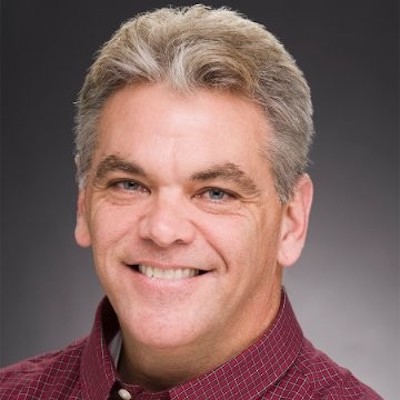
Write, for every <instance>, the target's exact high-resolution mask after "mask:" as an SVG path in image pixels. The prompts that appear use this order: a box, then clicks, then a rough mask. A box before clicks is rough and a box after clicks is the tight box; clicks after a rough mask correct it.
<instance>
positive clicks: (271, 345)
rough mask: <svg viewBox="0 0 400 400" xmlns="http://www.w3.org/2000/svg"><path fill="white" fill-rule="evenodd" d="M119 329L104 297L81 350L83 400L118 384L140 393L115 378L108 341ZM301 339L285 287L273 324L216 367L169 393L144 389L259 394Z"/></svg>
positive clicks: (187, 394) (229, 399)
mask: <svg viewBox="0 0 400 400" xmlns="http://www.w3.org/2000/svg"><path fill="white" fill-rule="evenodd" d="M118 331H119V324H118V319H117V317H116V315H115V312H114V310H113V309H112V307H111V305H110V303H109V301H108V299H107V298H104V299H103V300H102V302H101V303H100V306H99V308H98V310H97V313H96V318H95V322H94V325H93V329H92V332H91V334H90V336H89V337H88V340H87V343H86V347H85V349H84V351H83V355H82V363H81V388H82V398H83V399H84V400H98V399H107V398H109V396H110V394H111V393H112V392H115V391H117V390H118V389H120V388H122V387H123V388H125V389H127V390H128V391H129V392H130V393H131V394H132V396H133V398H135V395H138V394H139V393H142V392H144V390H143V389H142V388H141V387H140V386H137V385H125V384H124V383H123V382H121V381H120V380H119V379H118V375H117V372H116V368H115V366H114V362H113V359H112V357H111V356H110V352H109V348H108V346H109V344H110V342H111V340H112V338H113V337H114V336H115V334H116V333H117V332H118ZM302 342H303V334H302V331H301V329H300V326H299V324H298V323H297V321H296V318H295V316H294V313H293V310H292V307H291V305H290V302H289V299H288V297H287V295H286V292H285V291H284V290H283V291H282V299H281V304H280V308H279V311H278V314H277V316H276V318H275V320H274V322H273V324H272V325H271V326H270V327H269V328H268V329H267V330H266V331H265V332H264V334H263V335H262V337H261V338H259V339H258V340H257V341H256V342H255V343H254V344H253V345H251V346H250V347H249V348H247V349H246V350H245V351H243V352H242V353H240V354H239V355H238V356H236V357H235V358H233V359H232V360H230V361H228V362H226V363H225V364H223V365H221V366H220V367H218V368H216V369H215V370H213V371H211V372H208V373H207V374H205V375H203V376H200V377H198V378H196V379H193V380H191V381H189V382H187V383H185V384H183V385H180V386H177V387H174V388H172V389H170V390H169V391H168V392H159V393H152V394H150V393H148V396H147V397H146V398H149V399H150V398H151V399H168V398H170V399H178V398H179V399H182V398H188V399H191V398H199V394H200V397H204V398H207V399H208V400H217V399H221V398H223V399H226V400H233V399H238V398H241V395H242V394H243V392H244V393H246V398H249V399H250V398H253V396H257V395H260V394H261V393H263V392H264V391H266V390H267V388H268V387H269V386H271V385H273V384H274V383H275V382H276V381H277V380H278V379H279V378H280V377H281V376H283V375H284V374H285V372H286V371H287V370H288V369H289V368H290V366H291V365H292V364H293V363H294V361H295V360H296V358H297V355H298V354H299V351H300V349H301V346H302Z"/></svg>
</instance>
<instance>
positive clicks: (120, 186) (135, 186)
mask: <svg viewBox="0 0 400 400" xmlns="http://www.w3.org/2000/svg"><path fill="white" fill-rule="evenodd" d="M124 185H131V188H130V189H128V188H127V187H124ZM108 187H111V188H114V189H117V190H122V191H125V192H141V193H150V190H149V189H148V188H147V187H146V186H144V185H142V184H141V183H139V182H136V181H134V180H132V179H121V180H117V181H113V182H110V183H109V184H108Z"/></svg>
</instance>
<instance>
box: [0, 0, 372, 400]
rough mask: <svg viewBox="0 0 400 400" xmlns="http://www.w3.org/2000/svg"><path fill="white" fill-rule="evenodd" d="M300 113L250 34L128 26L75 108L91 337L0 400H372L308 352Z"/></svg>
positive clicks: (304, 105)
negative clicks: (290, 288) (300, 309)
mask: <svg viewBox="0 0 400 400" xmlns="http://www.w3.org/2000/svg"><path fill="white" fill-rule="evenodd" d="M311 114H312V107H311V100H310V93H309V88H308V85H307V83H306V81H305V79H304V77H303V75H302V73H301V71H300V70H299V69H298V67H297V66H296V63H295V62H294V60H293V59H292V57H291V56H290V55H289V54H288V53H287V52H286V51H285V49H284V48H283V46H282V45H281V44H280V43H279V42H278V41H277V39H276V38H275V37H274V36H272V35H271V34H270V33H269V32H267V31H266V30H265V29H264V28H263V27H262V26H261V25H258V24H256V23H254V22H252V21H249V20H248V19H246V18H245V17H243V16H241V15H239V14H237V13H235V12H233V11H230V10H227V9H216V10H212V9H210V8H207V7H204V6H201V5H198V6H194V7H190V8H185V9H161V10H157V11H154V12H151V13H146V14H142V15H139V16H138V17H136V18H134V19H132V20H130V21H128V22H127V23H125V24H124V25H123V26H122V27H121V28H120V29H119V30H118V31H117V32H116V34H115V35H114V36H113V38H112V39H111V40H110V41H109V42H108V43H107V44H106V45H105V46H104V47H103V48H102V49H101V51H100V53H99V54H98V57H97V59H96V61H95V62H94V64H93V65H92V67H91V69H90V71H89V73H88V75H87V77H86V80H85V83H84V86H83V88H82V90H81V93H80V96H79V100H78V103H77V127H76V164H77V170H78V172H77V176H78V182H79V189H80V190H79V198H78V209H77V223H76V230H75V236H76V240H77V242H78V244H79V245H81V246H84V247H88V246H91V247H92V250H93V257H94V264H95V267H96V271H97V274H98V276H99V279H100V282H101V284H102V286H103V288H104V291H105V294H106V297H105V299H104V300H103V301H102V303H101V304H100V306H99V309H98V312H97V316H96V320H95V323H94V326H93V330H92V333H91V334H90V336H89V337H88V338H86V339H84V340H83V341H80V342H77V343H74V344H72V345H71V346H69V347H68V348H66V349H64V350H61V351H59V352H55V353H51V354H46V355H43V356H39V357H37V358H34V359H30V360H26V361H23V362H21V363H19V364H16V365H14V366H11V367H8V368H6V369H4V370H3V371H2V373H1V378H0V381H1V385H0V397H1V399H17V398H18V399H50V398H53V399H56V398H57V399H78V398H82V399H93V400H94V399H109V398H110V399H124V400H126V399H378V398H379V396H378V395H377V394H376V393H374V392H373V391H372V390H371V389H369V388H368V387H366V386H365V385H364V384H362V383H360V382H359V381H357V380H356V378H354V377H353V376H352V375H351V373H350V372H349V371H347V370H345V369H343V368H341V367H339V366H337V365H336V364H335V363H334V362H333V361H331V360H330V359H329V358H328V357H327V356H326V355H324V354H323V353H321V352H319V351H318V350H316V349H315V348H313V346H312V345H311V344H310V343H309V342H308V341H307V340H306V339H305V338H304V337H303V335H302V332H301V329H300V327H299V326H298V324H297V322H296V319H295V317H294V314H293V312H292V309H291V306H290V303H289V299H288V297H287V294H286V293H285V291H284V289H283V288H282V270H283V268H284V267H286V266H289V265H291V264H293V263H295V262H296V260H297V259H298V258H299V256H300V253H301V250H302V248H303V245H304V242H305V238H306V233H307V224H308V218H309V213H310V208H311V201H312V193H313V188H312V182H311V179H310V177H309V176H308V175H307V174H306V167H307V161H308V159H307V157H308V156H307V154H308V149H309V146H310V144H311V140H312V135H313V127H312V119H311Z"/></svg>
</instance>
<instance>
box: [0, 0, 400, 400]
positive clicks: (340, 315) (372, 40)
mask: <svg viewBox="0 0 400 400" xmlns="http://www.w3.org/2000/svg"><path fill="white" fill-rule="evenodd" d="M138 3H139V4H138ZM206 3H207V4H213V5H222V4H224V3H223V2H219V1H213V2H206ZM161 4H167V3H161V2H160V1H146V2H144V1H143V2H135V1H133V0H132V1H128V0H113V1H105V0H102V1H99V0H96V1H76V0H74V1H72V0H69V1H61V0H58V1H57V0H35V1H33V0H31V1H29V0H2V1H1V22H2V26H1V28H2V37H1V52H2V54H1V67H2V69H1V79H2V87H1V94H2V104H1V365H7V364H9V363H11V362H14V361H16V360H19V359H22V358H25V357H27V356H30V355H34V354H37V353H39V352H43V351H47V350H51V349H55V348H58V347H60V346H64V345H66V344H67V343H69V342H70V341H72V340H73V339H75V338H77V337H80V336H82V335H85V334H86V333H87V332H88V331H89V329H90V326H91V323H92V319H93V313H94V310H95V307H96V304H97V302H98V301H99V299H100V298H101V296H102V294H101V290H100V288H99V286H98V284H97V281H96V278H95V275H94V272H93V270H92V266H91V259H90V253H89V251H87V250H82V249H80V248H78V247H77V246H76V245H75V243H74V239H73V229H74V218H75V216H74V213H75V198H76V188H75V184H74V166H73V159H72V127H73V101H74V100H75V97H76V94H77V92H78V90H79V88H80V86H81V83H82V80H83V77H84V74H85V70H86V69H87V68H88V66H89V64H90V63H91V59H92V55H93V53H94V52H95V51H96V50H97V49H98V47H99V46H100V44H101V43H103V42H104V41H105V40H106V39H108V38H109V37H110V35H111V33H112V32H113V31H114V30H115V29H117V28H118V26H119V25H120V23H121V22H122V21H124V20H126V19H127V18H129V17H131V16H132V15H133V14H135V13H136V12H138V11H144V10H146V9H150V8H154V7H156V6H159V5H161ZM174 4H176V5H181V4H189V2H186V3H182V2H175V3H174ZM225 4H228V5H229V6H231V7H232V8H238V9H239V10H241V11H242V12H244V13H245V14H247V15H248V16H249V17H250V18H252V19H255V20H257V21H259V22H262V23H264V24H266V25H267V27H268V28H269V29H270V30H271V31H272V32H274V33H275V34H276V35H277V36H278V37H279V38H280V39H281V40H282V41H283V43H284V44H285V45H286V47H287V48H288V50H289V51H290V52H291V53H292V54H293V55H294V56H295V58H296V59H297V60H298V63H299V64H300V66H301V68H302V69H303V70H304V72H305V74H306V76H307V78H308V80H309V83H310V85H311V87H312V92H313V100H314V105H315V123H316V130H317V133H318V136H317V138H316V141H315V145H314V147H313V150H312V154H311V157H312V159H313V165H312V167H311V169H310V173H311V175H312V177H313V179H314V181H315V188H316V196H315V202H314V209H313V214H312V218H311V226H310V233H309V240H308V244H307V246H306V248H305V251H304V253H303V256H302V258H301V260H300V262H299V263H298V264H297V265H296V266H294V267H292V268H291V269H289V270H288V271H287V272H286V276H285V282H286V283H285V284H286V287H287V290H288V292H289V294H290V296H291V298H292V302H293V303H294V307H295V309H296V311H297V314H298V318H299V320H300V321H301V323H302V326H303V328H304V331H305V333H306V335H307V336H308V337H309V338H310V339H312V341H313V342H314V344H315V345H316V346H318V347H320V348H322V349H323V350H324V351H325V352H326V353H328V354H329V355H330V356H331V357H332V358H333V359H334V360H336V361H337V362H338V363H340V364H342V365H344V366H346V367H348V368H350V369H351V370H352V371H353V373H354V374H355V375H356V376H357V377H359V378H360V379H361V380H363V381H365V382H367V383H368V384H369V385H370V386H372V387H374V388H375V389H376V390H377V391H378V392H380V393H381V395H382V396H383V397H384V398H385V399H398V398H400V393H399V386H398V381H399V376H400V371H399V345H398V342H399V270H398V261H399V259H398V244H399V243H398V222H399V219H398V194H399V192H398V183H399V180H398V178H399V176H398V170H399V169H398V67H399V65H398V5H397V2H396V1H390V0H389V1H365V0H363V1H361V0H358V1H354V0H353V1H344V0H339V1H320V0H313V1H294V0H293V1H285V0H274V1H264V2H263V4H262V5H260V4H256V2H255V1H250V0H243V1H230V2H229V3H225Z"/></svg>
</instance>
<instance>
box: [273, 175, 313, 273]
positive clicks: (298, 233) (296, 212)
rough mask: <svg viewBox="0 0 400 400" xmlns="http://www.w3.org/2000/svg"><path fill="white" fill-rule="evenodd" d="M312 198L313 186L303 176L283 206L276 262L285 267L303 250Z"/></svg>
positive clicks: (305, 176) (306, 177) (308, 178)
mask: <svg viewBox="0 0 400 400" xmlns="http://www.w3.org/2000/svg"><path fill="white" fill-rule="evenodd" d="M312 198H313V184H312V181H311V179H310V177H309V176H308V175H307V174H304V175H303V176H302V177H301V178H300V179H299V181H298V182H297V184H296V187H295V190H294V193H293V198H292V200H291V201H290V202H289V203H288V204H286V205H285V210H284V215H283V218H282V228H281V243H280V248H279V253H278V262H279V264H280V265H282V266H284V267H287V266H290V265H292V264H294V263H295V262H296V261H297V260H298V258H299V257H300V254H301V252H302V250H303V247H304V243H305V240H306V236H307V229H308V220H309V217H310V210H311V203H312Z"/></svg>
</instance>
